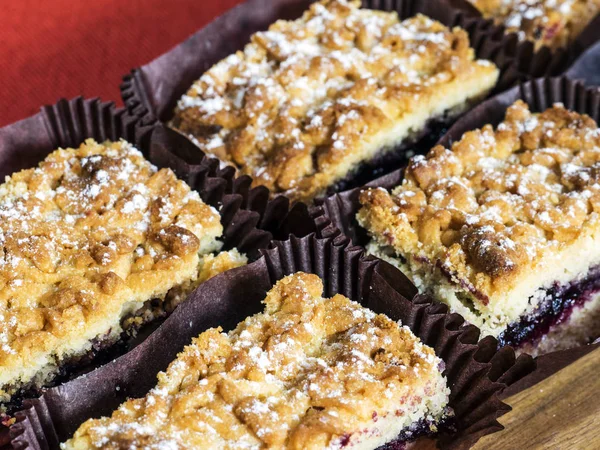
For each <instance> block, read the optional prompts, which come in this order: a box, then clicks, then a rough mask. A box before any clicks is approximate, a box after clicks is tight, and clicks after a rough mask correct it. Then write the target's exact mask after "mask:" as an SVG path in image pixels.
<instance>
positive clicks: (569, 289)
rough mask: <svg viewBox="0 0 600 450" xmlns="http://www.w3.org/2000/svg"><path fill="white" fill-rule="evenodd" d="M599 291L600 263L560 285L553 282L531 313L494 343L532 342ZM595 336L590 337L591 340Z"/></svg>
mask: <svg viewBox="0 0 600 450" xmlns="http://www.w3.org/2000/svg"><path fill="white" fill-rule="evenodd" d="M598 293H600V266H596V267H594V268H593V269H591V270H590V271H589V272H588V274H587V275H586V276H585V277H584V278H582V279H579V280H575V281H573V282H571V283H567V284H564V285H559V284H555V285H553V286H552V287H551V288H549V289H547V290H546V291H545V296H544V299H543V300H542V301H541V302H540V303H539V306H538V307H537V308H536V309H535V311H533V313H531V314H529V315H527V316H525V317H523V318H521V320H519V321H518V322H515V323H512V324H511V325H509V326H508V327H507V328H506V330H505V331H503V332H502V333H501V334H500V336H499V337H498V345H499V346H500V347H503V346H505V345H511V346H512V347H515V348H517V347H520V346H522V345H524V344H527V343H535V342H537V341H538V340H539V339H540V338H542V336H544V335H545V334H547V333H548V331H549V330H550V329H551V328H552V327H554V326H556V325H559V324H561V323H564V322H566V321H568V320H569V317H571V313H572V312H573V310H574V309H575V308H578V307H581V306H583V305H584V304H585V303H586V302H587V301H588V300H590V299H591V298H592V297H594V296H595V295H597V294H598ZM594 337H596V336H590V339H593V338H594Z"/></svg>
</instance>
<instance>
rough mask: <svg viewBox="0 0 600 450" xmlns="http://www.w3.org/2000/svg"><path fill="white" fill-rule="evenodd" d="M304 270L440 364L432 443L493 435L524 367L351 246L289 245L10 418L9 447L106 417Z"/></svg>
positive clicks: (223, 279)
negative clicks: (444, 388)
mask: <svg viewBox="0 0 600 450" xmlns="http://www.w3.org/2000/svg"><path fill="white" fill-rule="evenodd" d="M298 271H304V272H309V273H315V274H317V275H319V276H320V277H321V278H322V279H323V281H324V295H326V296H332V295H334V294H336V293H341V294H343V295H345V296H347V297H349V298H350V299H352V300H355V301H359V302H360V303H362V304H363V305H365V306H367V307H369V308H371V309H373V310H374V311H376V312H380V313H385V314H387V315H388V316H390V317H391V318H393V319H395V320H400V321H402V323H403V324H405V325H408V326H409V327H410V328H411V330H412V331H413V332H414V333H415V334H416V335H417V336H419V338H421V340H422V341H423V342H424V343H425V344H427V345H429V346H431V347H433V348H434V349H435V351H436V354H438V356H440V357H441V358H442V359H443V360H444V362H445V365H446V369H445V375H446V377H447V379H448V385H449V387H450V389H451V396H450V406H451V407H452V409H453V410H454V413H455V420H454V424H453V425H454V430H453V431H452V432H450V431H447V432H446V433H444V434H442V435H441V436H440V438H439V442H440V443H441V444H442V446H443V448H449V449H450V448H451V449H467V448H469V447H470V446H471V445H472V444H473V443H475V442H476V441H477V440H478V439H479V438H480V437H481V436H484V435H486V434H489V433H493V432H495V431H498V430H500V429H502V426H501V425H500V424H499V423H498V422H497V420H496V419H497V417H499V416H501V415H502V414H504V413H506V412H507V411H508V410H510V408H509V407H508V406H507V405H505V404H504V403H502V402H501V401H500V400H499V398H498V395H499V393H500V392H501V391H502V390H503V389H504V388H506V386H507V385H510V384H512V383H514V382H516V381H518V380H519V379H521V378H523V377H524V376H526V375H527V374H529V373H531V371H532V370H533V369H534V363H533V360H532V359H531V358H530V357H528V356H522V357H519V358H518V359H516V360H515V355H514V352H513V351H512V349H510V348H505V349H502V350H500V351H497V350H496V347H495V343H494V342H492V341H490V340H488V339H484V340H483V341H481V342H479V343H478V342H477V339H478V335H479V332H478V330H477V329H476V328H475V327H473V326H471V325H466V324H465V322H464V320H463V319H462V318H461V317H460V316H459V315H456V314H449V313H448V312H447V308H446V307H445V306H443V305H440V304H433V303H432V302H431V301H430V300H429V299H428V298H426V297H424V296H420V295H416V292H417V291H416V288H415V287H414V286H413V285H412V284H411V283H410V282H409V281H408V279H407V278H406V277H404V276H403V275H402V273H400V272H399V271H398V270H397V269H395V268H394V267H392V266H390V265H389V264H387V263H385V262H383V261H380V260H378V259H376V258H373V257H368V256H365V254H364V251H363V250H362V249H360V248H358V247H355V246H352V245H351V243H350V241H349V240H348V239H347V238H344V237H342V236H339V235H337V236H336V235H332V236H330V237H326V238H317V237H315V235H314V234H311V235H309V236H306V237H304V238H295V237H292V238H290V239H289V240H287V241H280V242H275V243H274V245H273V247H272V248H271V249H270V250H268V251H265V252H264V257H263V258H260V259H258V260H257V261H255V262H254V263H252V264H249V265H247V266H245V267H240V268H238V269H234V270H231V271H229V272H226V273H223V274H221V275H219V276H217V277H215V278H212V279H211V280H209V281H207V282H206V283H203V284H202V285H201V286H200V287H199V288H198V289H197V290H196V291H194V292H193V293H192V294H191V296H190V298H189V299H188V301H186V302H185V303H183V304H181V305H180V306H179V307H178V308H177V309H176V310H175V311H174V312H173V314H172V315H171V316H170V317H169V318H168V319H167V320H166V321H165V322H164V323H163V324H162V325H161V326H160V327H159V328H158V329H157V330H156V331H155V332H154V333H153V334H152V335H150V337H149V338H148V339H147V340H146V341H144V342H143V343H142V344H140V345H139V346H138V347H136V348H135V349H134V350H133V351H131V352H130V353H128V354H127V355H124V356H122V357H120V358H119V359H117V360H114V361H112V362H111V363H109V364H107V365H105V366H103V367H101V368H100V369H98V370H96V371H94V372H91V373H89V374H87V375H85V376H83V377H80V378H78V379H75V380H73V381H71V382H69V383H66V384H64V385H62V386H59V387H56V388H53V389H50V390H48V391H47V392H46V393H45V394H44V395H43V396H42V397H41V398H39V399H37V400H32V401H30V402H29V403H28V405H27V407H26V408H25V409H23V410H22V411H21V412H19V413H18V414H17V422H16V423H15V424H14V425H12V426H11V427H10V431H9V432H5V433H4V439H5V441H6V442H10V443H11V445H13V448H17V449H23V448H30V449H54V448H57V445H58V443H59V442H62V441H65V440H66V439H68V438H69V437H70V436H71V435H72V434H73V433H74V432H75V430H76V429H77V428H78V427H79V425H80V424H81V423H82V422H83V421H85V420H86V419H88V418H90V417H99V416H102V415H109V414H110V413H111V412H112V410H113V409H114V408H116V407H117V406H118V405H119V404H120V403H121V402H123V401H124V400H125V399H126V398H128V397H139V396H143V395H145V394H146V393H147V392H148V390H149V389H151V388H152V387H153V386H154V385H155V384H156V374H157V373H158V372H159V371H161V370H164V369H165V368H166V367H167V365H168V364H169V362H170V361H172V360H173V359H174V358H175V357H176V355H177V353H178V352H179V351H181V349H182V348H183V347H184V346H185V345H187V344H189V343H190V342H191V339H192V338H193V337H195V336H197V335H198V334H200V333H201V332H202V331H204V330H206V329H207V328H209V327H215V326H217V325H221V326H223V328H224V329H231V328H233V327H235V326H236V325H237V323H238V322H240V321H242V320H243V319H245V318H246V317H247V316H248V315H251V314H254V313H257V312H259V311H261V310H262V309H263V307H262V304H261V301H262V300H263V299H264V297H265V294H266V292H267V291H268V290H269V289H270V288H271V287H272V286H273V285H274V284H275V282H276V281H277V280H279V279H280V278H282V277H283V276H285V275H288V274H291V273H295V272H298Z"/></svg>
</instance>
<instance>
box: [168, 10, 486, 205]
mask: <svg viewBox="0 0 600 450" xmlns="http://www.w3.org/2000/svg"><path fill="white" fill-rule="evenodd" d="M359 5H360V2H359V1H344V0H323V1H320V2H316V3H314V4H313V5H311V6H310V9H309V10H308V11H306V12H305V13H304V15H303V16H302V17H301V18H300V19H298V20H295V21H283V20H280V21H278V22H276V23H275V24H273V25H271V27H270V28H269V30H268V31H265V32H259V33H256V34H254V35H253V36H252V40H251V42H250V43H249V44H248V45H246V47H245V48H244V50H243V51H238V52H237V53H235V54H233V55H231V56H229V57H228V58H226V59H224V60H222V61H221V62H219V63H217V64H215V65H214V66H213V67H212V68H211V69H210V70H208V71H207V72H206V73H205V74H204V75H203V76H202V77H201V78H200V79H199V80H198V81H196V82H195V83H194V85H193V86H192V87H191V88H190V89H189V91H188V92H187V94H185V95H184V96H183V97H182V98H181V99H180V101H179V103H178V106H177V108H176V111H175V117H174V119H173V121H172V126H174V127H175V128H176V129H178V130H179V131H181V132H183V133H184V134H186V135H188V136H190V137H191V138H192V139H193V140H194V141H195V142H196V143H197V145H198V146H199V147H200V148H201V149H202V150H203V151H205V152H207V153H209V154H213V155H216V156H217V157H218V158H220V159H221V161H224V162H228V163H231V164H233V165H234V166H235V167H237V168H238V169H239V170H240V171H241V172H242V173H244V174H247V175H250V176H252V177H253V179H254V184H255V185H264V186H267V187H268V188H269V189H270V190H271V191H272V192H273V193H275V194H277V193H283V194H285V195H287V196H289V197H290V198H292V199H293V200H304V201H308V200H311V199H312V198H314V197H315V196H319V195H323V194H325V193H326V191H327V189H328V188H332V187H334V185H335V184H336V183H339V182H341V181H343V180H348V179H349V178H350V177H351V176H352V175H353V174H356V172H357V170H358V169H359V168H360V165H361V164H362V163H366V162H368V161H371V160H373V159H374V158H375V157H376V156H381V155H382V154H383V153H384V152H385V151H386V150H391V149H393V148H394V147H395V146H398V145H399V144H400V143H403V142H404V143H406V142H410V140H411V139H415V138H416V136H417V135H419V134H421V133H422V132H423V130H424V129H425V127H426V123H427V122H428V121H429V120H431V119H435V118H437V119H442V118H443V117H445V116H447V115H455V114H457V113H458V112H460V111H461V110H463V109H465V108H466V107H467V103H468V102H469V101H470V100H473V99H476V98H479V97H482V96H484V95H485V94H486V93H487V92H488V91H489V90H490V89H491V88H492V87H493V86H494V85H495V83H496V80H497V78H498V70H497V68H496V67H495V66H494V65H493V64H492V63H490V62H489V61H483V60H475V59H474V51H473V49H472V48H470V47H469V38H468V35H467V33H466V32H465V31H464V30H462V29H460V28H454V29H450V28H447V27H445V26H444V25H442V24H441V23H439V22H436V21H434V20H431V19H429V18H427V17H425V16H423V15H417V16H415V17H412V18H410V19H407V20H404V21H402V22H400V21H399V19H398V15H397V13H396V12H383V11H375V10H369V9H360V8H359Z"/></svg>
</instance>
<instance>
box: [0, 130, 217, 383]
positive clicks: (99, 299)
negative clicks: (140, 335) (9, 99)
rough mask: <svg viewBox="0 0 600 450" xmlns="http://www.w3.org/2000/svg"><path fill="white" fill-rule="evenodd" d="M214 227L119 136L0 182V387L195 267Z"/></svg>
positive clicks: (213, 217) (189, 195)
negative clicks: (204, 241) (110, 141)
mask: <svg viewBox="0 0 600 450" xmlns="http://www.w3.org/2000/svg"><path fill="white" fill-rule="evenodd" d="M221 233H222V226H221V224H220V217H219V214H218V213H217V211H216V210H214V209H213V208H211V207H210V206H208V205H206V204H205V203H203V202H202V200H201V199H200V197H199V196H198V194H197V193H196V192H194V191H191V190H190V187H189V186H188V185H187V184H185V183H184V182H183V181H180V180H178V179H177V178H176V177H175V175H174V174H173V172H172V171H171V170H168V169H161V170H157V169H156V167H154V166H153V165H151V164H150V163H149V162H148V161H147V160H145V159H144V157H143V156H142V154H141V153H140V152H139V151H138V150H136V149H135V148H133V147H132V146H131V145H130V144H128V143H127V142H124V141H120V142H113V143H106V144H98V143H96V142H94V141H93V140H91V139H90V140H87V141H86V142H85V143H84V144H82V145H81V146H80V147H79V148H78V149H66V150H64V149H59V150H56V151H55V152H53V153H51V154H50V155H48V156H47V157H46V159H45V160H44V161H42V162H41V163H40V164H39V167H37V168H33V169H29V170H24V171H21V172H18V173H15V174H13V175H12V176H11V177H7V178H6V182H5V183H4V184H2V185H0V243H1V250H0V251H1V253H0V287H1V289H0V323H1V326H0V387H1V388H3V387H4V386H5V385H6V384H11V383H15V382H18V381H23V382H24V383H26V382H27V381H28V380H27V379H23V380H19V377H24V376H25V374H26V373H30V374H31V373H35V370H37V369H39V370H42V369H43V367H44V364H50V365H52V364H54V363H55V359H58V360H60V359H63V358H65V357H68V356H69V355H68V353H69V352H71V351H77V350H78V351H82V350H83V351H84V350H86V348H88V349H89V347H90V345H91V343H89V342H87V343H86V339H90V338H92V337H95V336H96V335H101V334H103V333H108V332H110V330H109V328H111V327H114V325H115V322H116V325H117V326H118V324H119V318H120V317H122V314H124V313H125V312H126V311H127V309H128V308H131V307H136V306H135V305H137V307H139V306H141V304H142V303H143V302H144V301H145V300H149V299H150V298H152V296H153V295H155V294H158V293H161V292H162V293H163V294H164V292H166V290H168V289H169V287H170V286H173V285H174V283H179V282H182V281H183V280H182V279H181V278H182V276H186V277H187V278H188V279H189V278H190V275H189V273H188V274H185V273H183V272H184V271H185V272H191V273H192V274H197V272H198V256H197V255H198V251H199V249H200V247H201V245H202V244H201V242H202V240H203V239H205V238H206V237H209V238H210V239H212V240H213V241H214V239H215V238H216V237H218V236H220V235H221ZM204 245H205V244H204ZM212 250H216V248H212ZM136 302H137V303H136ZM140 302H141V303H140ZM113 331H115V330H113ZM117 331H118V330H117ZM31 371H33V372H31ZM1 393H2V391H1V390H0V394H1Z"/></svg>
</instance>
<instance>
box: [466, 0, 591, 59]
mask: <svg viewBox="0 0 600 450" xmlns="http://www.w3.org/2000/svg"><path fill="white" fill-rule="evenodd" d="M469 1H470V2H471V3H473V5H474V6H475V7H476V8H477V9H478V10H479V11H480V12H481V13H482V15H483V16H484V17H485V18H491V19H494V20H495V21H496V22H497V23H499V24H503V25H504V26H505V27H506V29H507V31H508V32H512V33H517V34H518V35H519V38H520V39H523V40H524V39H528V40H530V41H533V42H534V43H535V47H536V48H540V47H541V46H543V45H546V46H548V47H550V48H552V49H557V48H559V47H566V46H567V45H569V43H571V42H572V41H573V40H574V39H576V38H577V36H578V35H579V33H581V31H582V30H583V29H584V28H585V27H586V26H587V24H588V23H589V22H590V21H591V20H592V19H593V18H594V17H595V16H596V15H597V14H598V11H600V1H599V0H469Z"/></svg>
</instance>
